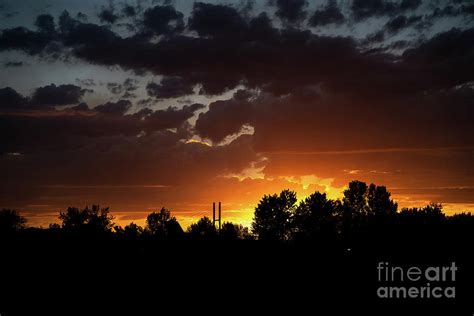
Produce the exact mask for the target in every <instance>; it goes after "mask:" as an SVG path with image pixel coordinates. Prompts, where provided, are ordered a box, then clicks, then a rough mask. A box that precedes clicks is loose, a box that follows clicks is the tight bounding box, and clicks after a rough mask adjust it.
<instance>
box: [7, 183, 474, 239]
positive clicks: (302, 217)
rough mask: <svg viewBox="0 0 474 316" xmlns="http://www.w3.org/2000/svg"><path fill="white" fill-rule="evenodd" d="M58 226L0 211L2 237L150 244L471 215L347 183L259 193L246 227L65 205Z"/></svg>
mask: <svg viewBox="0 0 474 316" xmlns="http://www.w3.org/2000/svg"><path fill="white" fill-rule="evenodd" d="M59 220H60V222H61V223H60V224H51V225H50V226H49V228H47V229H39V228H27V226H26V223H27V222H26V219H25V218H24V217H23V216H21V215H20V214H19V213H18V212H17V211H15V210H10V209H3V210H1V211H0V233H1V235H2V236H11V235H15V234H20V233H22V232H25V231H27V230H32V229H33V230H43V231H44V230H47V231H49V232H56V233H63V234H69V235H74V236H98V235H103V236H105V235H113V236H116V237H119V238H123V239H126V240H139V239H143V238H148V239H155V240H183V239H193V240H215V239H219V240H254V239H257V240H262V241H280V242H282V241H317V240H344V239H353V238H357V236H360V235H361V234H364V233H367V232H372V233H373V232H378V233H381V234H382V233H383V234H387V233H389V232H395V231H400V230H403V231H410V230H411V231H414V230H416V231H418V232H420V231H422V232H424V231H427V230H431V229H440V228H443V227H456V229H457V228H458V227H464V228H465V227H469V228H474V216H472V214H471V213H459V214H455V215H452V216H447V215H446V214H445V213H443V208H442V205H441V204H437V203H431V204H429V205H427V206H425V207H421V208H417V207H412V208H403V209H401V210H399V209H398V205H397V203H396V202H394V201H393V199H392V198H391V194H390V192H389V191H388V190H387V188H386V187H385V186H377V185H375V184H370V185H367V184H366V183H365V182H362V181H352V182H350V183H349V185H348V188H347V189H346V190H345V191H344V194H343V197H342V199H337V200H332V199H329V198H328V197H327V195H326V194H325V193H321V192H314V193H313V194H311V195H310V196H308V197H307V198H305V199H304V200H302V201H300V202H299V203H298V199H297V196H296V193H295V192H294V191H291V190H283V191H281V192H280V193H279V194H272V195H264V196H263V197H262V199H261V200H260V201H259V203H258V205H257V206H256V208H255V212H254V217H253V221H252V224H251V227H250V228H247V227H243V226H242V225H239V224H234V223H231V222H224V223H223V225H222V227H221V229H220V230H218V229H217V228H216V227H215V225H214V223H213V222H212V221H211V220H210V219H209V218H208V217H203V218H201V219H199V220H198V221H197V222H196V223H193V224H191V225H190V226H189V227H188V228H187V229H186V230H183V228H182V227H181V225H180V224H179V222H178V220H177V219H176V217H174V216H172V215H171V212H170V211H169V210H168V209H166V208H164V207H163V208H162V209H161V210H160V211H157V212H152V213H150V214H149V215H148V216H147V218H146V225H145V227H141V226H139V225H137V224H135V223H133V222H132V223H130V224H128V225H126V226H125V227H121V226H118V225H115V224H114V217H113V216H112V215H111V214H110V211H109V208H101V207H100V206H98V205H93V206H92V207H90V208H89V207H86V208H83V209H79V208H75V207H69V208H68V209H67V210H65V211H63V212H60V214H59Z"/></svg>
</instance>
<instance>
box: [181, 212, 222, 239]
mask: <svg viewBox="0 0 474 316" xmlns="http://www.w3.org/2000/svg"><path fill="white" fill-rule="evenodd" d="M188 233H189V235H190V236H191V237H192V238H196V239H212V238H215V237H216V236H217V229H216V227H215V226H214V224H213V223H212V221H211V220H210V219H209V218H208V217H206V216H204V217H203V218H201V219H200V220H199V221H198V222H197V223H195V224H191V225H190V226H189V227H188Z"/></svg>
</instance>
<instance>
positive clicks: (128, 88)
mask: <svg viewBox="0 0 474 316" xmlns="http://www.w3.org/2000/svg"><path fill="white" fill-rule="evenodd" d="M107 89H108V90H109V91H110V92H112V93H113V94H121V93H125V95H127V96H132V92H133V91H135V90H137V89H138V80H136V79H133V78H127V79H125V81H124V82H123V83H118V82H109V83H107Z"/></svg>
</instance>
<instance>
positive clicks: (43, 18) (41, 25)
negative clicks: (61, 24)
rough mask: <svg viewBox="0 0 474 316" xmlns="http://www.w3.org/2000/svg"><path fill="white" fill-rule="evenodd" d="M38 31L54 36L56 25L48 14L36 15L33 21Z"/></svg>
mask: <svg viewBox="0 0 474 316" xmlns="http://www.w3.org/2000/svg"><path fill="white" fill-rule="evenodd" d="M35 25H36V27H37V28H38V30H39V31H40V32H42V33H45V34H54V33H55V32H56V25H55V23H54V18H53V16H51V15H49V14H41V15H38V17H37V18H36V21H35Z"/></svg>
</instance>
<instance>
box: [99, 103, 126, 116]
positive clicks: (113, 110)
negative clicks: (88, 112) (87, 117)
mask: <svg viewBox="0 0 474 316" xmlns="http://www.w3.org/2000/svg"><path fill="white" fill-rule="evenodd" d="M131 106H132V103H131V102H130V101H128V100H119V101H117V102H107V103H104V104H101V105H98V106H96V107H95V108H94V110H95V111H97V112H101V113H108V114H124V113H125V112H127V111H128V110H129V109H130V108H131Z"/></svg>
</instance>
